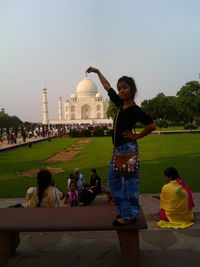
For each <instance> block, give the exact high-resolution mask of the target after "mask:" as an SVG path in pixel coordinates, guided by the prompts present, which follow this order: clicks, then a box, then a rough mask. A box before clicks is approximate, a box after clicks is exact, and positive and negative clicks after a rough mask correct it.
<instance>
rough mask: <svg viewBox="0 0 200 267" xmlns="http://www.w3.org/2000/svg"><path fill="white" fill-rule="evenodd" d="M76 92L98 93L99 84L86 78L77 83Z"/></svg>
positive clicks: (80, 93) (79, 93) (85, 93)
mask: <svg viewBox="0 0 200 267" xmlns="http://www.w3.org/2000/svg"><path fill="white" fill-rule="evenodd" d="M76 92H77V95H94V94H96V93H97V86H96V84H95V83H94V82H93V81H92V80H90V79H88V78H84V79H83V80H81V81H80V82H79V84H78V85H77V87H76Z"/></svg>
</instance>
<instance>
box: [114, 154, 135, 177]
mask: <svg viewBox="0 0 200 267" xmlns="http://www.w3.org/2000/svg"><path fill="white" fill-rule="evenodd" d="M137 167H139V153H127V154H123V153H116V152H115V153H113V168H114V172H115V173H116V174H117V175H133V174H134V173H135V171H136V168H137Z"/></svg>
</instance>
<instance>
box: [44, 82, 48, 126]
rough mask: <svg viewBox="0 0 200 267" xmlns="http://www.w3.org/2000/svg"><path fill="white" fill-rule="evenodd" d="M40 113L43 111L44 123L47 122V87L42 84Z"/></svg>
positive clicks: (46, 123)
mask: <svg viewBox="0 0 200 267" xmlns="http://www.w3.org/2000/svg"><path fill="white" fill-rule="evenodd" d="M42 113H43V121H42V123H43V124H44V125H48V124H49V113H48V102H47V89H46V87H45V86H44V87H43V88H42Z"/></svg>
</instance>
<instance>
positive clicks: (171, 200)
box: [154, 167, 194, 229]
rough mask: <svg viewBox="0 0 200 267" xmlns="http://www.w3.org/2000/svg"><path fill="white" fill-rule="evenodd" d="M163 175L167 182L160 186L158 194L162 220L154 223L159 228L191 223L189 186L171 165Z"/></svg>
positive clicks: (183, 226) (185, 225) (178, 226)
mask: <svg viewBox="0 0 200 267" xmlns="http://www.w3.org/2000/svg"><path fill="white" fill-rule="evenodd" d="M164 175H165V179H166V181H167V184H166V185H164V186H163V187H162V191H161V194H160V211H159V214H160V216H161V218H162V220H161V221H159V222H157V224H156V225H157V226H159V227H161V228H165V227H166V228H175V229H176V228H186V227H189V226H191V225H193V212H192V208H193V207H194V202H193V199H192V191H191V189H190V187H189V186H188V185H187V184H186V183H184V181H183V180H182V179H181V178H180V175H179V174H178V171H177V170H176V169H175V168H173V167H170V168H167V169H166V170H165V171H164ZM154 197H157V196H154ZM157 198H159V197H157Z"/></svg>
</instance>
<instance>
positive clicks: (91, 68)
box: [86, 67, 111, 91]
mask: <svg viewBox="0 0 200 267" xmlns="http://www.w3.org/2000/svg"><path fill="white" fill-rule="evenodd" d="M90 72H94V73H96V74H97V75H98V77H99V80H100V82H101V84H102V85H103V87H104V89H105V90H106V91H108V90H109V89H110V88H111V85H110V83H109V81H108V80H107V79H106V78H105V77H104V76H103V74H102V73H101V72H100V71H99V70H98V69H96V68H94V67H89V68H88V69H87V70H86V73H90Z"/></svg>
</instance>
